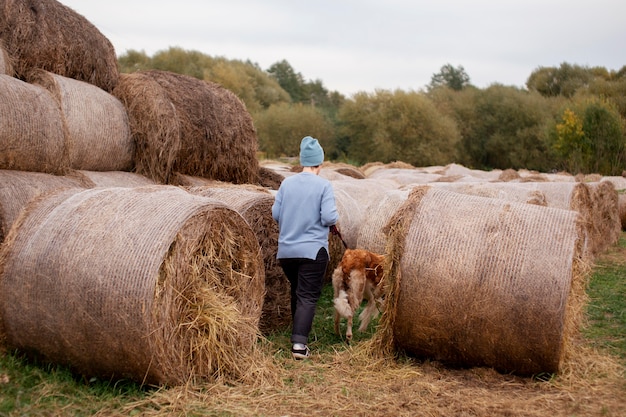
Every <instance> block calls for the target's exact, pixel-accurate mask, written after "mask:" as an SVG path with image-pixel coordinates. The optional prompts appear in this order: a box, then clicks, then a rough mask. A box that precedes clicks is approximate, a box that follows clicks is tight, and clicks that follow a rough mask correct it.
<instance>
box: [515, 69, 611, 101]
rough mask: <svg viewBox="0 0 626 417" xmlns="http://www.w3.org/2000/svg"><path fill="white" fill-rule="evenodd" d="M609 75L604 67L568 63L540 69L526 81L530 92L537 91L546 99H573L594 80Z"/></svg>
mask: <svg viewBox="0 0 626 417" xmlns="http://www.w3.org/2000/svg"><path fill="white" fill-rule="evenodd" d="M608 77H609V73H608V71H607V70H606V69H605V68H602V67H594V68H589V67H583V66H580V65H572V64H568V63H566V62H564V63H562V64H561V65H560V66H559V67H558V68H556V67H539V68H537V69H536V70H534V71H533V72H532V73H531V74H530V76H529V77H528V79H527V80H526V87H527V88H528V90H530V91H537V92H538V93H540V94H541V95H543V96H545V97H555V96H559V95H561V96H564V97H568V98H570V97H573V96H574V94H575V93H576V92H577V91H578V90H580V89H583V88H587V87H588V86H589V85H590V83H592V82H593V80H594V79H596V78H600V79H606V78H608Z"/></svg>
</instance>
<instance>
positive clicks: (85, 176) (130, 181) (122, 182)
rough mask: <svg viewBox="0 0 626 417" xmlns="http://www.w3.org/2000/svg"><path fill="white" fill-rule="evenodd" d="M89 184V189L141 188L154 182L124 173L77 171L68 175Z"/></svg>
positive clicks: (131, 173)
mask: <svg viewBox="0 0 626 417" xmlns="http://www.w3.org/2000/svg"><path fill="white" fill-rule="evenodd" d="M68 176H74V177H77V178H80V179H82V180H83V181H85V183H86V184H90V187H89V188H95V187H104V188H109V187H143V186H146V185H156V184H155V183H154V181H152V180H151V179H149V178H146V177H144V176H143V175H139V174H135V173H134V172H126V171H106V172H102V171H85V170H78V171H74V172H71V173H69V174H68Z"/></svg>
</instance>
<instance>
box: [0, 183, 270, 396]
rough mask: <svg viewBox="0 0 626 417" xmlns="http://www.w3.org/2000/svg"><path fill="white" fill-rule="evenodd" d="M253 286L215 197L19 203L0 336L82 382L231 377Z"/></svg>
mask: <svg viewBox="0 0 626 417" xmlns="http://www.w3.org/2000/svg"><path fill="white" fill-rule="evenodd" d="M43 278H45V279H43ZM263 279H264V278H263V265H262V261H261V258H260V249H259V244H258V242H257V240H256V238H255V236H254V234H253V232H252V230H251V229H250V227H249V226H248V224H247V223H246V221H245V220H244V219H243V218H242V217H241V216H240V215H239V214H238V213H237V212H235V211H234V210H232V209H230V208H228V207H226V206H225V205H224V204H223V203H220V202H218V201H217V200H212V199H208V198H204V197H198V196H193V195H191V194H189V193H187V192H185V191H184V190H182V189H180V188H178V187H169V186H148V187H136V188H121V187H120V188H94V189H89V190H85V191H76V190H66V191H63V192H59V193H57V194H53V195H49V196H46V198H42V199H40V200H38V201H36V202H33V204H31V205H30V206H29V207H27V208H26V211H25V215H24V216H22V217H21V218H20V219H19V220H18V223H17V224H16V225H15V226H14V227H13V229H11V232H10V234H9V236H8V237H7V239H6V240H5V244H4V245H3V246H2V251H1V252H0V318H1V323H2V327H1V329H0V330H1V331H0V333H2V336H3V337H0V340H4V343H5V345H6V346H7V347H8V348H10V349H19V350H22V351H26V352H34V353H35V354H37V355H38V356H41V357H43V358H44V359H45V360H48V361H53V362H56V363H61V364H66V365H69V366H70V367H72V368H73V369H74V370H76V371H77V372H79V373H81V374H83V375H86V376H88V375H95V376H100V377H104V378H107V379H108V378H117V377H123V378H131V379H133V380H135V381H138V382H142V383H146V384H182V383H187V382H191V383H193V382H194V381H196V380H204V379H208V380H215V379H221V378H224V379H225V380H230V379H231V378H233V379H237V378H239V377H241V376H242V375H243V374H244V373H246V372H247V371H248V370H249V367H250V356H251V354H252V352H253V350H254V349H255V344H256V340H257V336H258V327H257V326H258V321H259V317H260V314H261V304H262V301H263Z"/></svg>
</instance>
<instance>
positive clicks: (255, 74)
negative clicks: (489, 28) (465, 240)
mask: <svg viewBox="0 0 626 417" xmlns="http://www.w3.org/2000/svg"><path fill="white" fill-rule="evenodd" d="M118 61H119V65H120V70H121V71H122V72H134V71H137V70H144V69H160V70H167V71H173V72H176V73H180V74H186V75H190V76H193V77H196V78H199V79H202V80H206V81H211V82H216V83H219V84H221V85H222V86H224V87H225V88H227V89H229V90H231V91H232V92H234V93H235V94H236V95H237V96H238V97H239V98H240V99H241V100H242V101H243V102H244V103H245V105H246V107H247V109H248V111H249V112H250V114H251V116H252V118H253V120H254V123H255V127H256V129H257V135H258V138H259V151H260V152H261V153H262V155H264V157H266V158H270V159H272V158H279V157H284V156H287V157H291V156H297V154H298V150H299V149H298V145H299V140H300V138H301V137H303V136H305V135H311V136H314V137H317V138H318V139H319V140H320V142H321V143H322V145H323V146H324V149H325V151H326V155H327V158H328V159H331V160H334V161H342V162H348V163H351V164H354V165H362V164H365V163H367V162H375V161H378V162H383V163H388V162H393V161H403V162H406V163H409V164H411V165H413V166H433V165H446V164H449V163H452V162H456V163H460V164H462V165H464V166H466V167H469V168H474V169H482V170H490V169H508V168H513V169H522V168H525V169H531V170H537V171H541V172H553V171H567V172H570V173H572V174H578V173H585V174H589V173H599V174H602V175H620V174H621V173H622V172H623V170H624V169H626V66H624V67H622V68H621V69H620V70H619V71H610V70H607V69H605V68H602V67H588V66H580V65H575V64H569V63H562V64H561V65H560V66H558V67H538V68H537V69H535V70H534V71H533V72H532V73H531V74H530V75H529V77H528V79H527V81H526V86H525V87H526V88H519V87H513V86H506V85H502V84H497V83H494V84H492V85H490V86H489V87H487V88H483V89H481V88H477V87H475V86H473V85H472V84H471V79H470V77H469V75H468V74H467V73H466V72H465V70H464V68H463V67H462V66H457V67H455V66H453V65H451V64H445V65H444V66H442V67H441V69H440V71H439V72H438V73H435V74H433V76H432V78H431V82H430V83H429V84H428V85H427V86H424V87H423V88H420V89H417V90H410V91H404V90H395V91H389V90H376V91H373V92H366V91H362V92H358V93H356V94H354V95H353V96H351V97H346V96H344V95H342V94H341V93H339V92H337V91H329V90H327V89H326V88H325V87H324V84H323V82H322V81H321V80H319V79H318V80H307V79H305V77H304V76H303V75H302V74H301V73H299V72H297V71H296V70H295V69H294V68H293V67H292V66H291V65H290V64H289V63H288V62H287V61H286V60H283V61H280V62H276V63H274V64H272V65H271V66H270V67H269V68H267V69H265V70H264V69H262V68H260V67H259V65H258V64H255V63H253V62H250V61H242V60H230V59H226V58H223V57H212V56H209V55H206V54H203V53H201V52H198V51H189V50H184V49H182V48H175V47H173V48H169V49H167V50H163V51H159V52H157V53H155V54H154V55H153V56H147V55H146V54H145V53H144V52H141V51H134V50H130V51H128V52H126V53H125V54H124V55H121V56H120V57H119V58H118Z"/></svg>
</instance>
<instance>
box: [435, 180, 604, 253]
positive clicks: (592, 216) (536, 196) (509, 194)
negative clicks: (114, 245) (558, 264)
mask: <svg viewBox="0 0 626 417" xmlns="http://www.w3.org/2000/svg"><path fill="white" fill-rule="evenodd" d="M433 185H437V186H439V184H433ZM460 190H461V189H457V190H455V191H460ZM462 190H464V191H465V192H466V193H468V194H473V195H480V196H483V197H492V198H505V199H508V200H511V201H516V202H526V203H531V204H536V205H541V206H547V207H552V208H558V209H562V210H573V211H576V212H578V213H579V214H580V216H581V222H582V223H583V226H584V228H585V230H586V231H587V244H586V249H585V257H587V258H591V257H594V256H595V254H596V253H597V252H598V251H597V249H596V247H597V245H598V244H597V240H598V239H597V238H596V235H595V232H594V229H595V228H596V227H597V226H595V225H596V224H597V223H598V222H599V217H598V216H597V213H595V212H594V210H593V201H592V197H591V192H590V190H589V187H587V186H586V185H585V184H582V183H577V182H517V181H512V182H506V183H485V184H471V185H469V184H468V185H467V188H462ZM489 190H492V191H493V193H492V194H490V191H489ZM508 190H511V191H508Z"/></svg>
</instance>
